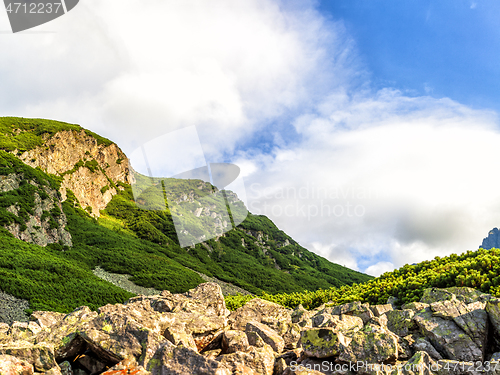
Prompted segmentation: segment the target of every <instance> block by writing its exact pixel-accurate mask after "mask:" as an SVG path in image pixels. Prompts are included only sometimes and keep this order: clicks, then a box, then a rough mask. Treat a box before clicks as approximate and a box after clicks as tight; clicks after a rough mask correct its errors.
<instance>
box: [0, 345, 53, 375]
mask: <svg viewBox="0 0 500 375" xmlns="http://www.w3.org/2000/svg"><path fill="white" fill-rule="evenodd" d="M0 355H11V356H14V357H16V358H18V359H22V360H24V361H26V362H28V363H30V364H32V365H33V367H34V369H35V370H37V371H39V372H45V371H48V370H50V369H51V368H53V367H55V366H57V362H56V360H55V355H54V349H53V347H52V345H50V344H46V343H39V344H36V345H34V344H32V343H29V342H26V341H15V342H11V343H8V344H3V345H0Z"/></svg>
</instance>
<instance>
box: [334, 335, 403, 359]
mask: <svg viewBox="0 0 500 375" xmlns="http://www.w3.org/2000/svg"><path fill="white" fill-rule="evenodd" d="M360 358H363V360H364V361H365V362H368V363H394V362H396V360H397V358H398V341H397V339H396V337H395V336H394V335H393V334H391V333H386V332H376V331H372V330H371V327H370V326H368V327H365V328H364V329H363V330H362V331H358V332H356V333H354V334H353V335H352V336H351V341H350V343H349V345H343V346H342V347H341V350H340V352H339V356H338V359H339V361H343V362H356V361H358V360H359V359H360Z"/></svg>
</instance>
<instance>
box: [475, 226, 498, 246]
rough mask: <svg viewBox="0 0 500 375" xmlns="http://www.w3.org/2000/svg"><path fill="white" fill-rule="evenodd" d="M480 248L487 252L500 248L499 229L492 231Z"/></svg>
mask: <svg viewBox="0 0 500 375" xmlns="http://www.w3.org/2000/svg"><path fill="white" fill-rule="evenodd" d="M479 247H481V248H483V249H485V250H489V249H493V248H495V249H498V248H500V231H498V228H493V229H492V230H490V231H489V233H488V237H486V238H484V239H483V243H482V244H481V246H479Z"/></svg>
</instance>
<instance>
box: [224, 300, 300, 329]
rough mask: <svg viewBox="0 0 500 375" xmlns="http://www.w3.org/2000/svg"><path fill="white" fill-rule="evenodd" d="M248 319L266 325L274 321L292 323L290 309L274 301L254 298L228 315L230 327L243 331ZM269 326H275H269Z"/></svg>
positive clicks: (272, 323)
mask: <svg viewBox="0 0 500 375" xmlns="http://www.w3.org/2000/svg"><path fill="white" fill-rule="evenodd" d="M249 321H255V322H258V323H264V324H266V325H275V322H282V323H292V318H291V310H289V309H287V308H285V307H283V306H280V305H278V304H276V303H272V302H269V301H265V300H262V299H260V298H254V299H252V300H250V301H249V302H247V303H246V304H245V305H244V306H242V307H240V308H238V309H236V310H235V311H233V312H232V313H231V315H230V316H229V324H230V326H231V329H236V330H240V331H244V330H245V327H246V324H247V322H249ZM271 328H273V329H274V328H276V327H273V326H271Z"/></svg>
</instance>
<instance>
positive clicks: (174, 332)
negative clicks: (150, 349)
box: [163, 321, 198, 351]
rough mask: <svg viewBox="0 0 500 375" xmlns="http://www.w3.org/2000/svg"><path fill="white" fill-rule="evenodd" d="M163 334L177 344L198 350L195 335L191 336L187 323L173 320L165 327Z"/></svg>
mask: <svg viewBox="0 0 500 375" xmlns="http://www.w3.org/2000/svg"><path fill="white" fill-rule="evenodd" d="M163 336H164V337H165V338H166V339H167V340H168V341H170V342H171V343H172V344H174V345H176V346H177V345H183V346H185V347H186V348H190V349H193V350H196V351H197V350H198V348H197V347H196V343H195V342H194V339H193V336H191V332H189V331H188V330H187V329H186V323H183V322H179V321H173V322H172V323H171V324H169V325H168V326H167V327H166V328H165V331H163Z"/></svg>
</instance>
